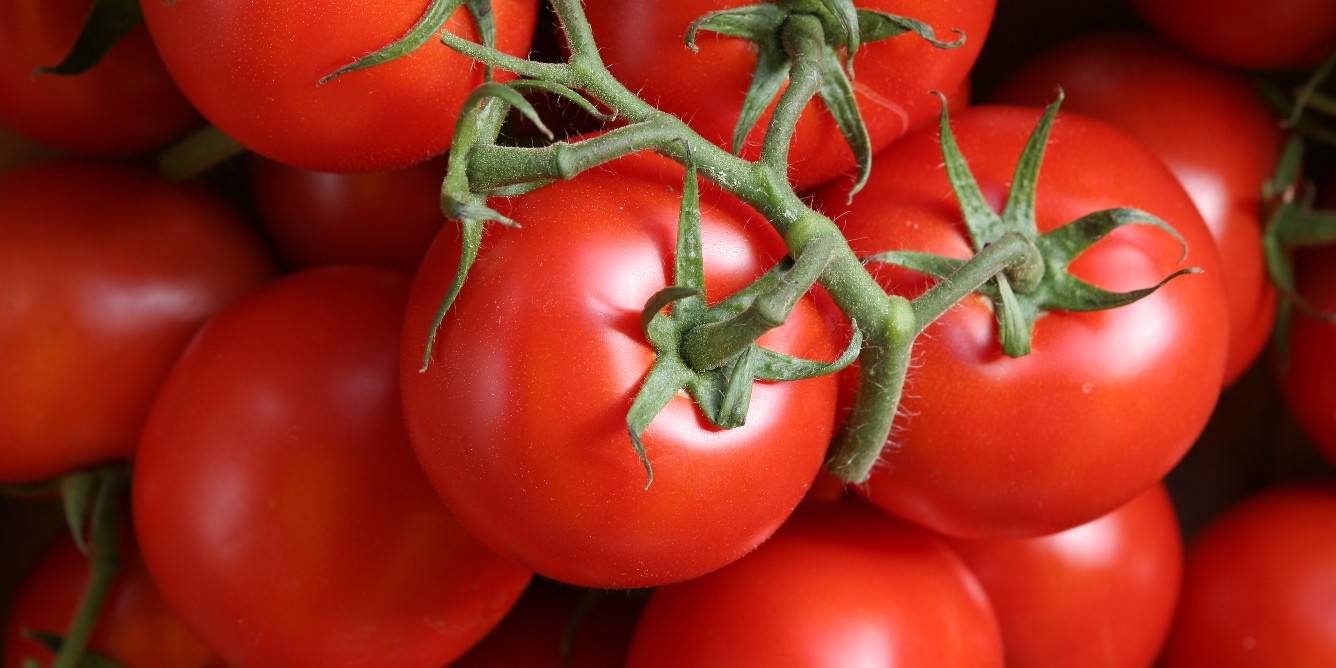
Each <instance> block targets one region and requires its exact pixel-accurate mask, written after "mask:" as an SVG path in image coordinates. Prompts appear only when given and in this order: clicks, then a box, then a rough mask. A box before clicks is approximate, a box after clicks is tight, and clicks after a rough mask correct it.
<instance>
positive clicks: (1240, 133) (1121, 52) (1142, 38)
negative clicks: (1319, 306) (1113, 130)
mask: <svg viewBox="0 0 1336 668" xmlns="http://www.w3.org/2000/svg"><path fill="white" fill-rule="evenodd" d="M1059 86H1060V87H1061V88H1062V90H1063V92H1064V94H1065V98H1064V100H1063V109H1064V110H1066V111H1067V112H1070V113H1079V114H1085V115H1088V116H1093V117H1095V118H1098V119H1100V120H1102V121H1105V122H1108V123H1110V124H1112V125H1115V126H1117V127H1118V128H1119V129H1121V130H1123V131H1125V132H1127V133H1128V134H1130V135H1132V136H1133V137H1135V138H1136V139H1137V140H1138V141H1140V142H1141V143H1142V145H1144V146H1145V147H1146V148H1149V149H1150V150H1151V151H1152V152H1154V153H1155V154H1156V155H1157V156H1159V157H1160V159H1162V160H1164V161H1165V163H1166V164H1167V165H1168V166H1169V168H1170V169H1171V170H1173V172H1174V174H1175V175H1176V176H1178V179H1179V181H1180V182H1181V183H1182V184H1183V186H1184V188H1186V189H1187V191H1188V194H1189V195H1191V196H1192V201H1193V202H1194V203H1195V204H1196V205H1197V209H1198V211H1200V212H1201V214H1202V217H1203V218H1204V219H1205V220H1206V225H1207V227H1209V228H1210V230H1211V236H1213V237H1214V238H1215V241H1216V247H1217V249H1218V250H1219V252H1220V261H1221V264H1222V266H1223V268H1224V273H1223V276H1224V280H1225V296H1226V298H1227V299H1228V300H1229V329H1230V348H1229V359H1228V361H1227V362H1226V365H1225V382H1226V383H1227V384H1228V383H1232V382H1233V381H1234V380H1235V379H1237V378H1238V377H1239V376H1240V375H1241V374H1242V373H1243V372H1244V371H1245V370H1246V369H1247V368H1248V367H1249V366H1250V365H1251V364H1252V362H1253V361H1254V360H1255V359H1256V358H1257V356H1258V354H1259V353H1260V352H1261V350H1262V348H1263V347H1264V346H1265V345H1266V342H1267V340H1268V338H1269V336H1270V333H1271V323H1272V320H1273V318H1274V312H1275V301H1276V300H1275V290H1274V289H1272V287H1271V282H1270V279H1269V278H1268V277H1267V274H1266V267H1265V263H1264V262H1263V259H1262V225H1261V221H1260V218H1261V215H1262V212H1261V206H1262V201H1261V199H1262V187H1261V184H1262V183H1263V182H1264V181H1266V180H1267V179H1268V178H1269V177H1270V176H1271V173H1272V171H1273V170H1274V169H1275V165H1276V159H1277V157H1278V155H1279V153H1280V144H1281V139H1282V138H1281V133H1280V127H1279V125H1278V124H1277V122H1276V117H1275V115H1274V114H1273V113H1272V112H1271V110H1270V108H1269V107H1268V106H1267V105H1266V103H1265V102H1263V101H1262V98H1261V97H1260V96H1259V95H1258V94H1257V93H1256V90H1255V88H1254V86H1253V83H1252V82H1251V81H1249V80H1248V79H1247V78H1246V77H1244V76H1243V75H1242V74H1240V73H1238V72H1236V71H1234V70H1231V69H1227V68H1225V67H1222V66H1219V65H1216V64H1214V63H1211V62H1209V61H1205V60H1201V59H1199V58H1196V57H1194V56H1190V55H1187V54H1186V53H1184V52H1182V51H1179V50H1178V49H1176V48H1174V47H1172V46H1170V45H1169V44H1168V43H1167V42H1165V41H1164V40H1163V39H1160V38H1158V37H1154V36H1151V35H1143V34H1136V33H1109V34H1100V35H1095V36H1090V37H1084V38H1079V39H1075V40H1072V41H1069V42H1066V43H1063V44H1061V45H1059V46H1056V47H1054V48H1053V49H1051V50H1049V51H1047V52H1045V53H1043V54H1041V55H1039V56H1038V57H1037V58H1035V59H1034V60H1032V61H1030V62H1029V63H1027V64H1026V65H1025V66H1023V67H1022V68H1021V69H1020V70H1019V71H1017V72H1015V73H1014V74H1012V75H1011V77H1010V78H1009V79H1008V80H1007V81H1005V82H1003V83H1002V84H1001V87H1000V88H999V89H998V92H997V95H996V97H995V98H994V99H995V101H997V102H1004V103H1011V104H1029V105H1034V106H1042V105H1044V104H1046V103H1047V102H1048V101H1049V100H1050V99H1051V98H1052V97H1053V94H1054V91H1055V90H1057V89H1058V87H1059Z"/></svg>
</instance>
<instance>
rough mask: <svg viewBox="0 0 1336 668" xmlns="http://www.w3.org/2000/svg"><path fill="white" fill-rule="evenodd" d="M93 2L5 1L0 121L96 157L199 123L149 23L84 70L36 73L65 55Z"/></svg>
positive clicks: (145, 146) (164, 138) (148, 146)
mask: <svg viewBox="0 0 1336 668" xmlns="http://www.w3.org/2000/svg"><path fill="white" fill-rule="evenodd" d="M92 5H93V2H92V0H10V1H9V2H4V3H0V125H5V126H7V127H9V128H10V129H12V130H15V131H17V132H19V133H21V134H23V135H25V136H27V137H30V138H32V139H34V140H36V141H39V142H41V143H43V144H47V145H50V146H54V147H57V148H61V149H64V150H66V151H71V152H74V153H82V154H96V155H125V154H132V153H141V152H145V151H151V150H154V149H157V148H159V147H161V146H163V145H165V144H167V143H168V142H171V141H173V140H175V139H177V138H179V137H180V136H182V135H184V134H185V133H186V132H188V131H189V130H190V129H192V128H195V127H198V126H199V125H201V124H202V123H203V120H202V119H200V117H199V114H197V113H196V112H195V109H194V108H193V107H191V106H190V103H189V102H187V101H186V99H185V97H184V96H182V95H181V91H180V90H178V89H177V87H176V84H175V83H174V82H173V81H172V78H171V77H170V76H168V75H167V70H166V69H164V68H163V66H162V61H161V60H160V59H159V58H158V53H157V51H155V50H154V49H153V43H152V42H151V41H150V40H149V37H148V33H147V31H145V30H144V28H143V27H137V28H134V29H133V30H131V31H130V32H129V34H127V35H126V36H125V37H124V38H123V39H121V41H120V42H118V43H117V44H116V45H115V46H114V47H112V49H111V50H110V51H109V52H108V53H107V54H106V56H105V57H104V58H103V59H102V61H101V62H99V63H98V64H97V65H94V66H93V67H92V68H90V69H89V70H87V71H85V72H83V73H81V74H78V75H73V76H63V75H54V74H39V75H36V76H34V75H33V70H34V68H37V67H49V66H53V65H56V64H57V63H59V62H60V61H61V59H63V58H64V57H65V54H66V52H68V51H69V49H70V46H71V45H72V44H73V43H74V38H75V36H76V35H78V34H79V27H80V25H81V24H82V22H83V19H84V16H85V15H86V14H87V13H88V9H89V7H91V6H92Z"/></svg>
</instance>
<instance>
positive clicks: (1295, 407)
mask: <svg viewBox="0 0 1336 668" xmlns="http://www.w3.org/2000/svg"><path fill="white" fill-rule="evenodd" d="M1294 265H1295V282H1296V289H1297V290H1298V292H1299V294H1300V295H1301V296H1302V297H1303V298H1304V299H1305V300H1306V301H1307V302H1308V303H1309V304H1311V305H1312V306H1313V307H1315V308H1317V309H1321V310H1323V311H1325V312H1331V311H1332V309H1336V250H1333V248H1332V247H1322V248H1311V249H1304V250H1302V251H1300V252H1299V253H1297V254H1296V255H1295V257H1294ZM1287 338H1288V340H1287V342H1286V351H1287V352H1286V355H1285V357H1283V358H1281V359H1279V360H1278V361H1277V365H1276V379H1277V385H1278V387H1279V388H1280V391H1281V395H1282V396H1283V397H1284V399H1285V406H1286V408H1287V409H1288V411H1289V414H1290V415H1292V416H1293V417H1294V419H1295V421H1297V422H1298V423H1299V426H1300V428H1301V429H1302V430H1303V433H1304V434H1305V435H1306V436H1307V437H1308V439H1309V440H1310V441H1311V442H1312V443H1313V445H1314V446H1315V447H1317V449H1318V450H1319V451H1320V452H1321V453H1322V454H1323V455H1324V456H1325V457H1326V458H1327V460H1328V461H1331V462H1336V324H1332V323H1330V322H1326V321H1324V320H1321V319H1318V318H1314V317H1312V316H1311V315H1309V314H1307V313H1304V312H1303V311H1302V310H1299V309H1295V310H1294V313H1293V317H1292V319H1291V321H1290V324H1289V331H1288V333H1287Z"/></svg>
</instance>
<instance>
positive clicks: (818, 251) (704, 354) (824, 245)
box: [681, 236, 835, 371]
mask: <svg viewBox="0 0 1336 668" xmlns="http://www.w3.org/2000/svg"><path fill="white" fill-rule="evenodd" d="M834 244H835V241H834V240H833V239H831V238H830V237H828V236H823V237H817V238H815V239H813V240H812V242H811V243H809V244H808V245H807V247H806V248H804V249H803V252H802V253H800V254H799V255H798V259H797V260H796V261H795V262H794V264H793V267H792V268H791V269H790V270H789V271H788V272H787V273H785V274H784V277H783V279H782V280H781V281H780V283H779V285H778V286H777V288H776V289H775V290H774V291H772V292H770V293H768V294H763V295H761V296H759V297H757V298H756V301H754V302H752V304H751V306H749V307H747V309H745V310H744V311H742V312H741V313H739V314H737V315H736V316H733V317H731V318H728V319H726V320H720V321H716V322H707V323H704V324H701V325H697V326H695V327H692V328H691V329H689V330H687V333H686V335H685V336H684V337H683V340H682V348H681V354H682V357H683V359H685V360H686V363H687V364H688V365H689V366H690V367H691V368H692V369H695V370H696V371H707V370H709V369H717V368H719V367H721V366H724V365H725V364H728V363H729V362H731V361H733V359H735V358H736V357H737V356H738V355H741V354H742V353H743V352H745V351H746V350H747V349H748V348H751V347H752V345H753V344H755V343H756V341H757V339H760V338H761V336H763V335H764V334H765V333H766V332H768V331H770V330H772V329H774V328H776V327H778V326H780V325H782V324H784V321H786V320H788V317H789V313H790V312H791V311H793V307H794V306H795V305H797V303H798V300H799V299H801V298H802V296H803V295H804V294H806V293H807V291H808V290H811V289H812V285H813V284H815V283H816V279H817V277H818V276H820V275H821V272H822V271H823V270H824V269H825V268H826V265H827V264H830V259H831V257H833V256H834V252H835V245H834Z"/></svg>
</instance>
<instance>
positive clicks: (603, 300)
mask: <svg viewBox="0 0 1336 668" xmlns="http://www.w3.org/2000/svg"><path fill="white" fill-rule="evenodd" d="M682 175H683V170H682V168H681V167H680V166H678V165H676V164H675V163H672V162H670V161H669V160H667V159H666V158H661V157H658V156H656V155H652V154H645V155H635V156H630V157H627V158H622V159H620V160H618V161H615V162H613V163H610V166H608V167H607V168H606V169H602V168H601V169H598V170H590V171H587V172H584V173H582V174H580V175H579V176H577V177H576V178H574V179H572V180H570V181H562V182H558V183H554V184H552V185H549V186H546V187H544V188H541V189H539V190H537V191H534V192H531V193H529V194H527V195H524V196H522V197H518V198H515V199H513V200H511V201H509V202H502V203H501V204H500V205H501V206H502V209H501V211H502V213H504V214H505V215H507V216H509V217H510V218H512V219H513V220H515V221H516V222H518V223H520V224H521V225H523V228H522V229H518V230H514V229H505V230H493V231H491V232H490V233H489V234H487V235H486V236H485V237H484V239H483V246H482V250H481V251H480V252H479V257H478V260H477V262H476V263H475V264H474V265H473V267H472V269H471V271H470V272H469V276H468V280H467V282H465V283H464V287H463V290H462V292H461V293H460V296H459V299H458V300H457V301H456V302H455V304H454V306H453V307H452V311H451V312H450V313H448V314H447V315H446V318H445V320H444V322H443V324H442V326H441V328H440V331H439V332H438V335H437V337H436V339H435V346H434V348H433V353H432V359H431V363H430V365H429V366H428V367H427V369H426V371H425V372H419V369H420V368H421V367H422V366H423V363H422V361H423V354H424V349H425V345H426V340H427V336H428V333H429V331H430V327H429V325H430V323H431V321H432V318H433V316H434V315H435V313H436V311H437V307H438V305H439V303H440V301H441V298H442V297H443V295H444V294H445V292H446V289H447V287H448V286H449V285H450V282H451V279H452V277H453V276H454V272H455V265H456V261H457V258H458V255H459V242H458V240H457V239H458V233H457V231H456V228H455V226H453V225H451V226H447V227H446V231H445V232H443V233H442V234H441V235H440V236H439V237H438V238H437V240H436V242H435V243H433V245H432V247H431V249H430V250H428V252H427V257H426V258H425V259H424V260H423V263H422V267H421V268H420V269H419V271H418V274H417V278H416V280H415V282H414V288H413V293H412V296H411V297H410V301H409V307H408V316H407V318H406V319H405V329H404V336H405V337H406V338H405V344H404V357H403V366H402V375H403V385H404V402H405V410H406V414H407V419H408V425H409V435H410V437H411V438H412V441H413V446H414V448H415V450H416V452H417V455H418V458H419V460H420V461H421V462H422V464H423V466H424V468H425V469H426V471H427V475H428V476H429V477H430V478H431V479H432V482H433V483H434V485H435V487H436V489H437V491H438V492H439V493H440V494H441V497H442V498H443V499H445V502H446V503H447V504H448V505H449V506H450V508H451V509H452V510H453V511H454V512H455V514H456V515H457V516H458V517H459V520H460V522H462V523H463V524H464V526H466V527H468V528H469V530H471V531H473V532H474V533H475V534H476V535H477V536H478V537H479V538H481V539H482V540H483V541H484V542H486V543H487V544H489V545H491V546H492V547H493V548H494V549H496V550H497V551H499V552H501V553H503V554H506V555H509V556H511V557H512V558H514V559H516V560H517V561H519V562H520V563H522V564H524V565H525V566H527V567H529V568H531V569H533V570H534V571H535V572H537V573H539V574H541V575H545V576H548V577H550V578H552V579H556V580H560V581H564V582H569V583H573V584H579V585H584V586H590V587H607V588H630V587H644V586H652V585H656V584H662V583H665V582H671V581H676V580H681V579H685V578H689V577H694V576H697V575H700V574H702V573H705V572H707V571H710V570H714V569H715V568H718V567H719V566H722V565H723V564H725V563H728V562H729V561H732V560H734V559H736V558H738V557H740V556H742V555H743V554H745V553H746V552H748V551H749V550H751V549H752V548H754V547H755V546H756V545H757V544H759V543H760V542H761V541H763V540H764V539H765V538H767V537H768V536H769V535H770V534H771V533H772V532H773V531H774V530H775V529H776V528H777V527H778V526H779V524H780V523H781V522H782V521H783V520H784V518H785V517H787V516H788V514H789V513H790V512H792V510H793V508H794V506H795V505H797V503H798V501H799V500H800V499H801V498H802V496H803V493H804V492H805V491H806V489H807V488H808V486H809V485H810V484H811V482H812V479H813V477H815V475H816V473H817V470H818V469H819V468H820V465H821V460H822V457H823V455H824V452H825V449H826V445H827V442H828V440H829V438H830V435H831V432H832V429H833V424H834V421H835V417H834V415H835V396H836V389H837V382H836V380H835V378H834V377H833V376H826V377H820V378H816V379H810V380H805V381H798V382H784V383H768V382H763V383H758V384H757V385H756V386H755V388H754V389H753V391H752V396H751V403H750V410H749V412H748V414H747V420H746V424H745V425H743V426H741V427H738V428H735V429H727V430H722V429H718V428H715V427H713V426H711V425H710V424H709V422H708V421H707V420H706V418H705V417H704V415H703V414H702V413H701V411H700V410H699V409H698V408H697V407H696V406H695V404H694V403H693V402H692V401H691V400H689V399H688V398H687V397H686V396H685V395H680V396H678V397H676V398H674V399H672V400H671V401H670V402H669V404H668V405H667V407H666V408H664V409H663V410H662V411H661V412H660V413H658V415H657V416H656V417H655V419H654V421H653V423H652V424H650V426H649V428H648V430H647V431H646V432H645V433H644V438H643V443H644V449H645V452H646V455H647V458H648V461H649V462H650V464H651V466H652V468H653V475H654V478H653V482H652V484H651V485H649V487H648V488H646V478H647V476H646V470H645V467H644V466H643V465H642V463H641V461H640V460H639V458H638V457H637V455H636V453H635V451H634V449H633V447H632V442H631V439H630V437H629V435H628V433H627V422H626V420H627V411H628V409H629V408H630V406H631V401H632V398H633V397H634V395H635V394H636V391H637V389H639V387H640V385H641V382H642V380H643V379H644V377H645V375H646V373H647V371H648V370H649V368H650V363H651V362H652V361H653V358H654V349H653V348H652V347H651V346H650V345H649V343H648V342H647V341H646V339H645V335H644V333H643V332H642V330H641V324H640V316H641V311H642V310H643V309H644V307H645V304H646V302H647V301H648V300H649V298H650V297H651V296H652V295H654V294H655V293H657V292H658V291H659V290H661V289H663V288H664V287H665V286H667V285H668V284H669V282H670V281H671V280H672V273H673V253H674V245H675V240H676V238H677V222H678V210H679V206H680V204H679V202H680V196H679V193H680V192H681V190H682ZM701 218H702V220H701V227H702V238H703V247H704V267H705V268H704V275H705V285H706V289H707V295H706V298H707V301H708V302H710V303H713V302H714V301H717V300H718V299H720V298H722V297H724V296H727V295H731V294H732V293H734V292H736V291H738V290H739V289H741V288H742V287H744V286H745V285H747V284H748V283H749V282H750V281H752V280H754V279H755V278H757V277H758V276H760V275H761V274H762V273H763V272H764V271H765V270H767V269H769V268H770V266H771V265H772V263H774V262H776V261H778V260H779V259H780V258H781V257H783V255H784V252H785V251H784V248H783V246H782V245H781V244H780V241H779V238H778V236H777V235H776V234H775V233H774V232H773V231H771V229H770V228H769V227H768V226H767V225H766V224H765V223H764V222H763V221H762V220H761V219H760V218H759V216H758V215H757V214H755V212H753V211H751V210H750V209H748V208H746V207H744V206H743V205H742V204H740V203H739V202H738V201H737V200H735V199H733V198H731V197H728V196H725V195H723V194H722V193H719V192H718V191H714V190H710V189H703V191H702V197H701ZM827 316H828V314H827V312H826V311H825V310H824V309H823V308H821V307H820V306H819V305H818V302H817V301H815V297H812V298H811V299H804V300H802V301H799V302H798V306H797V308H795V310H794V312H793V313H792V315H791V316H790V317H789V320H788V322H787V323H786V324H785V325H784V326H782V327H780V328H778V329H775V330H772V331H771V332H770V333H769V334H767V337H766V338H763V339H762V345H765V346H767V347H769V348H771V349H773V350H778V351H780V352H784V353H787V354H790V355H796V356H800V357H805V358H808V359H818V360H830V359H834V358H835V356H836V353H837V351H838V348H837V345H838V343H839V342H838V341H837V338H838V335H837V334H835V328H834V327H833V326H832V325H831V323H830V321H829V320H828V319H827Z"/></svg>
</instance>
